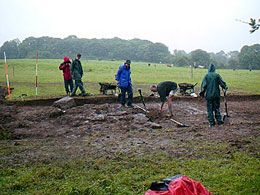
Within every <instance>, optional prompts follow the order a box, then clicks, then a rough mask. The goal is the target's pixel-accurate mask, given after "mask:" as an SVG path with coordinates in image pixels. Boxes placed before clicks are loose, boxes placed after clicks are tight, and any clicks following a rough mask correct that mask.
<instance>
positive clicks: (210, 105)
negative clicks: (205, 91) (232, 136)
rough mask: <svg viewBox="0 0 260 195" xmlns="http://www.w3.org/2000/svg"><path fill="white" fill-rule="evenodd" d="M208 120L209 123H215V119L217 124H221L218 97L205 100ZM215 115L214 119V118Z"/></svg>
mask: <svg viewBox="0 0 260 195" xmlns="http://www.w3.org/2000/svg"><path fill="white" fill-rule="evenodd" d="M207 111H208V120H209V124H210V125H215V119H216V121H217V123H218V124H222V123H223V122H222V116H221V113H220V98H213V99H209V100H207ZM214 115H215V119H214Z"/></svg>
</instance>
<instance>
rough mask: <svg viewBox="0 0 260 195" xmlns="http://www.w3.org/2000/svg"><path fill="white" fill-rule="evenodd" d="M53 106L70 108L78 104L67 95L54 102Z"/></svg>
mask: <svg viewBox="0 0 260 195" xmlns="http://www.w3.org/2000/svg"><path fill="white" fill-rule="evenodd" d="M53 106H55V107H58V108H61V109H68V108H72V107H74V106H76V102H75V100H74V99H73V98H71V97H69V96H66V97H64V98H61V99H59V100H57V101H55V102H54V103H53Z"/></svg>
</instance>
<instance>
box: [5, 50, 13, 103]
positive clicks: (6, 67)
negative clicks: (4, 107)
mask: <svg viewBox="0 0 260 195" xmlns="http://www.w3.org/2000/svg"><path fill="white" fill-rule="evenodd" d="M4 58H5V78H6V84H7V91H8V98H11V89H10V83H9V77H8V64H7V62H6V55H5V52H4Z"/></svg>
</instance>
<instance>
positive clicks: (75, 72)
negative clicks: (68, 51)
mask: <svg viewBox="0 0 260 195" xmlns="http://www.w3.org/2000/svg"><path fill="white" fill-rule="evenodd" d="M80 58H81V54H77V58H76V59H75V60H74V61H73V62H72V65H71V73H72V78H73V80H75V87H74V88H73V91H72V93H71V96H75V95H76V91H77V89H78V88H79V89H80V91H81V95H82V96H86V91H85V88H84V85H83V82H82V76H83V69H82V65H81V62H80Z"/></svg>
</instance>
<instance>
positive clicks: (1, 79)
mask: <svg viewBox="0 0 260 195" xmlns="http://www.w3.org/2000/svg"><path fill="white" fill-rule="evenodd" d="M35 63H36V62H35V60H29V59H23V60H8V65H9V80H10V83H11V85H12V87H14V88H15V90H14V92H13V98H18V97H19V96H20V95H21V94H23V93H25V94H27V95H28V97H34V96H35ZM60 63H61V60H57V59H56V60H51V59H50V60H41V59H40V60H39V62H38V80H39V89H38V91H39V93H38V94H39V96H57V95H64V87H63V77H62V72H61V71H60V70H59V69H58V66H59V64H60ZM120 63H122V62H120V61H92V60H88V61H87V60H85V61H84V60H83V61H82V64H83V69H84V76H83V81H84V82H85V86H86V88H87V91H88V92H89V93H93V94H98V93H99V91H98V90H99V85H98V82H114V83H115V80H114V78H115V74H116V72H117V69H118V66H119V64H120ZM131 67H132V82H133V87H134V89H136V88H138V86H142V87H143V91H145V92H148V91H149V85H150V84H156V83H158V82H161V81H165V80H172V81H175V82H177V83H181V82H188V83H198V85H197V86H196V91H199V89H200V84H201V81H202V79H203V77H204V75H205V74H206V73H207V70H206V69H194V71H193V77H192V78H191V71H190V68H188V67H173V68H169V67H167V66H166V65H164V64H159V65H158V64H157V65H156V66H155V64H151V66H150V67H148V66H147V63H144V62H133V63H132V65H131ZM0 72H1V74H0V83H3V84H5V71H4V61H3V60H1V61H0ZM217 72H219V73H220V74H221V76H222V77H223V79H224V80H225V81H226V83H227V84H228V86H229V91H230V92H231V93H235V94H260V71H259V70H254V71H248V70H235V71H233V70H224V69H222V70H217Z"/></svg>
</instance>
